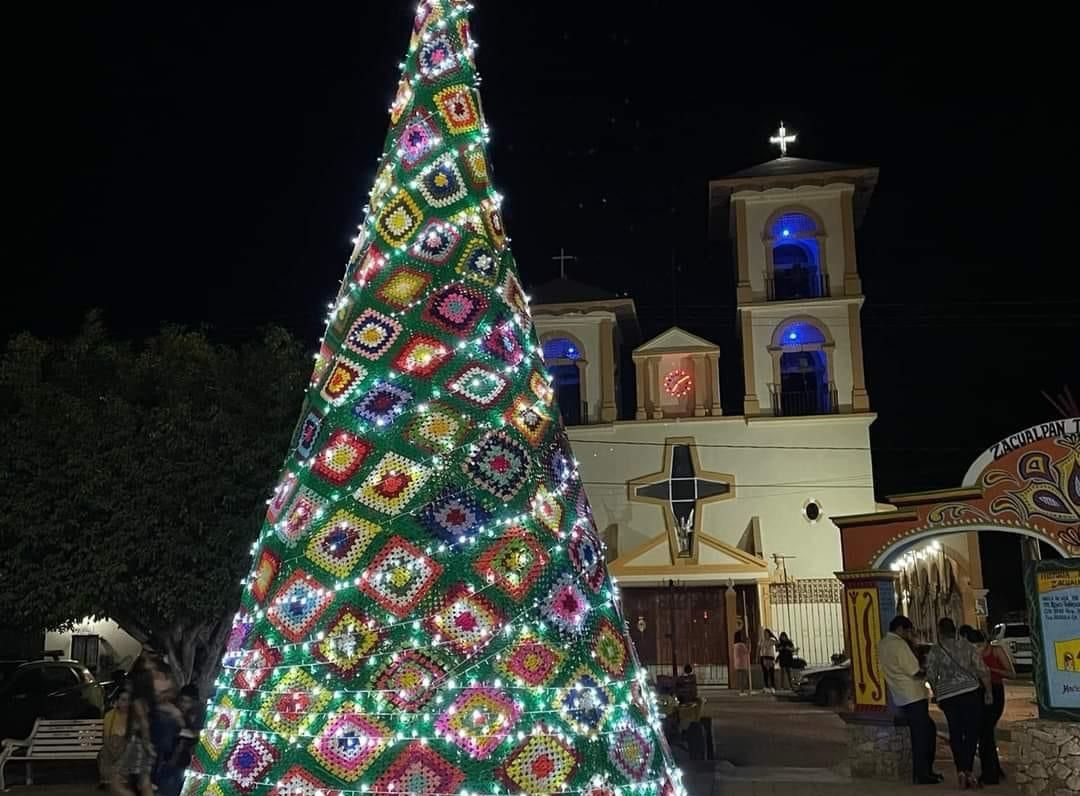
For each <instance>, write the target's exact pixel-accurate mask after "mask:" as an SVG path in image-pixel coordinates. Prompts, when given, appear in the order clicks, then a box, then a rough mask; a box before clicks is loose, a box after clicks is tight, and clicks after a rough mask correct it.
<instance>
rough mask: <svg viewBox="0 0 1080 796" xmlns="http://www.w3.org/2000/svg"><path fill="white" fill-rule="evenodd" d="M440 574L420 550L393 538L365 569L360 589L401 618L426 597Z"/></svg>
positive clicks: (440, 568) (429, 558) (439, 567)
mask: <svg viewBox="0 0 1080 796" xmlns="http://www.w3.org/2000/svg"><path fill="white" fill-rule="evenodd" d="M442 571H443V568H442V565H441V564H439V563H438V562H436V561H435V560H433V559H432V558H431V557H430V556H427V555H425V554H424V551H423V550H421V549H420V548H418V547H415V546H413V545H411V544H409V543H408V542H406V541H405V540H403V539H401V538H399V537H393V538H392V539H391V540H390V542H389V543H388V544H387V545H386V546H385V547H383V549H382V550H380V551H379V554H378V555H377V556H376V557H375V559H374V560H373V561H372V562H371V564H370V565H369V566H368V567H367V570H366V571H365V575H364V579H363V581H362V582H361V584H360V588H361V590H362V591H363V592H364V593H365V594H367V595H368V596H369V597H371V598H372V599H373V600H375V602H377V603H378V604H379V605H381V606H382V607H383V608H385V609H386V610H387V611H389V612H390V613H392V614H393V615H394V616H396V617H397V618H398V619H401V618H402V617H405V616H407V615H408V614H409V612H410V611H412V609H413V608H415V607H416V605H417V604H419V602H420V601H421V600H423V599H424V597H425V596H427V593H428V592H429V591H431V587H432V586H434V585H435V581H437V580H438V579H439V576H440V575H441V574H442Z"/></svg>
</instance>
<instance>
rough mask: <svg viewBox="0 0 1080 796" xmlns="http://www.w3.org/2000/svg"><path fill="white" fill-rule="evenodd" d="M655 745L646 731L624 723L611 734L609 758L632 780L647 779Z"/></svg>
mask: <svg viewBox="0 0 1080 796" xmlns="http://www.w3.org/2000/svg"><path fill="white" fill-rule="evenodd" d="M654 751H655V746H654V745H653V742H652V740H651V739H650V738H649V737H648V736H647V735H646V734H645V732H644V731H643V730H641V729H639V728H638V727H635V726H633V725H631V724H623V725H622V726H621V727H619V728H617V729H616V730H615V732H614V734H613V735H612V736H611V740H610V741H609V746H608V759H609V760H610V761H611V763H612V765H614V766H615V768H617V769H618V770H619V771H620V772H621V773H622V775H623V776H625V777H626V778H627V779H628V780H630V781H631V782H639V781H641V780H643V779H645V777H646V775H647V774H648V773H649V766H650V765H651V764H652V758H653V752H654Z"/></svg>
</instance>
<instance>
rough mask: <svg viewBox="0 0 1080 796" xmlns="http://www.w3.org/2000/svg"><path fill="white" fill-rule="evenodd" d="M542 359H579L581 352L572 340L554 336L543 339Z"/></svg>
mask: <svg viewBox="0 0 1080 796" xmlns="http://www.w3.org/2000/svg"><path fill="white" fill-rule="evenodd" d="M544 359H546V360H549V361H550V360H552V359H581V352H580V351H579V350H578V347H577V345H576V344H575V343H574V341H573V340H568V339H567V338H565V337H555V338H552V339H551V340H545V341H544Z"/></svg>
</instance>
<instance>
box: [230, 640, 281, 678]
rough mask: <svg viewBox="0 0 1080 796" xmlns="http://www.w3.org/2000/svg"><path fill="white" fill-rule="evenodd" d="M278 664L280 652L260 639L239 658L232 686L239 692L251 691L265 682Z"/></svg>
mask: <svg viewBox="0 0 1080 796" xmlns="http://www.w3.org/2000/svg"><path fill="white" fill-rule="evenodd" d="M279 663H281V652H280V651H279V650H278V649H277V648H275V647H271V646H270V645H268V644H267V643H266V642H265V641H263V640H262V639H261V638H260V639H258V640H257V641H256V642H255V643H254V644H253V645H252V646H251V649H249V650H247V651H246V652H244V654H243V655H242V657H241V658H240V663H239V665H238V666H237V667H236V676H235V677H234V678H233V684H234V685H235V686H236V687H237V688H239V689H240V690H241V691H253V690H255V689H257V688H258V687H259V686H261V685H262V684H263V683H265V682H266V680H267V678H268V677H270V673H271V672H273V670H274V667H275V666H277V665H278V664H279Z"/></svg>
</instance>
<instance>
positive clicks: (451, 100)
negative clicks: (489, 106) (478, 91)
mask: <svg viewBox="0 0 1080 796" xmlns="http://www.w3.org/2000/svg"><path fill="white" fill-rule="evenodd" d="M435 106H436V107H437V108H438V110H439V116H441V117H442V120H443V124H445V125H446V129H447V130H449V131H450V132H451V133H452V134H454V135H459V134H461V133H471V132H473V131H474V130H479V129H480V112H479V110H477V107H476V102H475V101H474V100H473V96H472V90H471V89H470V88H469V87H468V86H464V85H458V86H448V87H447V88H444V89H443V90H442V91H440V92H439V93H438V94H436V95H435Z"/></svg>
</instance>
